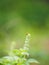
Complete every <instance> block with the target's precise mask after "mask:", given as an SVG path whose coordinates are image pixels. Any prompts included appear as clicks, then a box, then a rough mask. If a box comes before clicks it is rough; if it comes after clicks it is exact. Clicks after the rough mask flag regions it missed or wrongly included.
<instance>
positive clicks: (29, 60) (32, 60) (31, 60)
mask: <svg viewBox="0 0 49 65" xmlns="http://www.w3.org/2000/svg"><path fill="white" fill-rule="evenodd" d="M28 62H29V63H39V62H38V61H37V60H35V59H32V58H30V59H28Z"/></svg>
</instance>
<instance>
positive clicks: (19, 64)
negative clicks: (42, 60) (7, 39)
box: [0, 34, 38, 65]
mask: <svg viewBox="0 0 49 65" xmlns="http://www.w3.org/2000/svg"><path fill="white" fill-rule="evenodd" d="M30 37H31V35H30V34H27V35H26V39H25V44H24V47H23V48H20V49H13V46H14V43H12V47H11V52H9V56H5V57H3V58H1V59H0V65H29V64H30V63H38V62H37V61H36V60H34V59H31V58H29V52H28V51H29V44H28V43H29V41H30Z"/></svg>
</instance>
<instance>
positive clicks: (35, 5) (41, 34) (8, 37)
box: [0, 0, 49, 65]
mask: <svg viewBox="0 0 49 65" xmlns="http://www.w3.org/2000/svg"><path fill="white" fill-rule="evenodd" d="M28 32H29V33H30V34H31V41H30V56H31V57H33V58H35V59H37V60H38V61H39V62H40V64H41V65H49V0H0V57H3V56H5V55H8V54H7V51H8V50H10V46H11V43H12V42H13V41H14V42H15V43H16V45H15V48H20V47H23V44H24V40H25V35H26V33H28Z"/></svg>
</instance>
